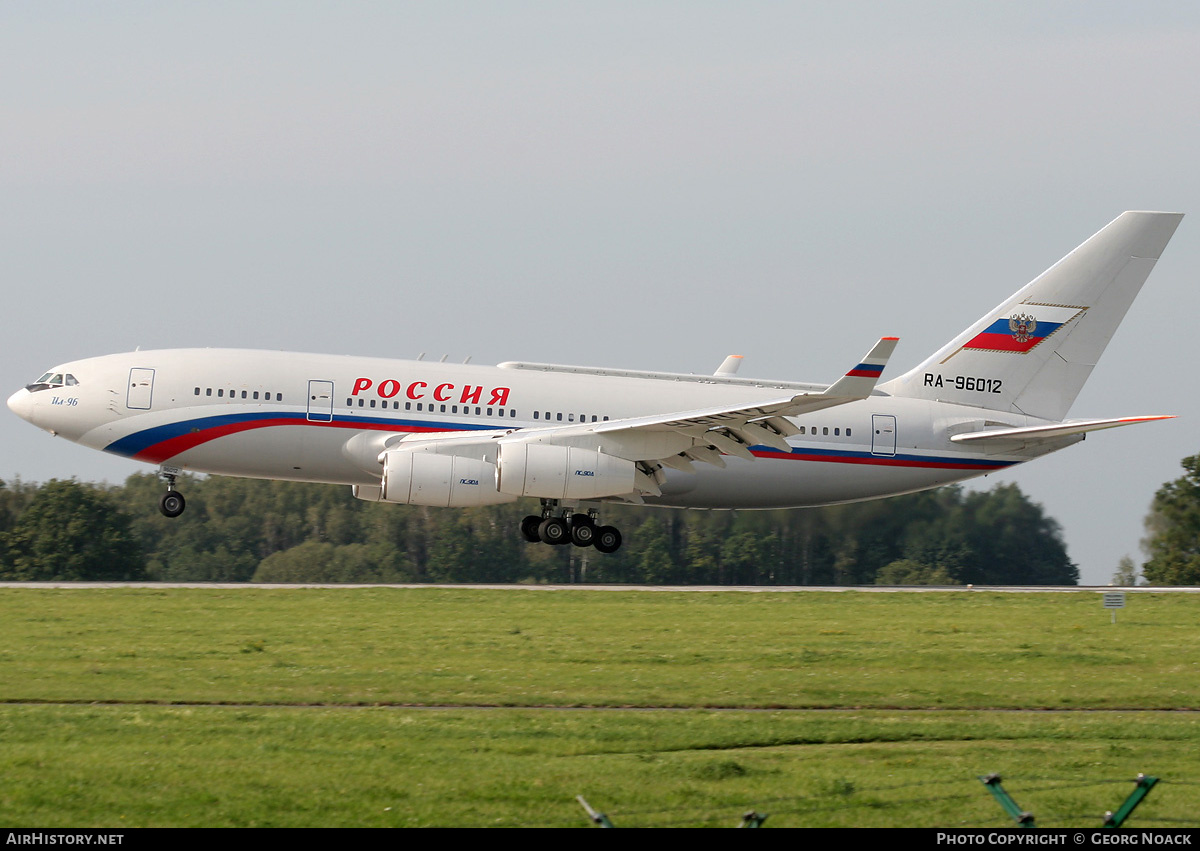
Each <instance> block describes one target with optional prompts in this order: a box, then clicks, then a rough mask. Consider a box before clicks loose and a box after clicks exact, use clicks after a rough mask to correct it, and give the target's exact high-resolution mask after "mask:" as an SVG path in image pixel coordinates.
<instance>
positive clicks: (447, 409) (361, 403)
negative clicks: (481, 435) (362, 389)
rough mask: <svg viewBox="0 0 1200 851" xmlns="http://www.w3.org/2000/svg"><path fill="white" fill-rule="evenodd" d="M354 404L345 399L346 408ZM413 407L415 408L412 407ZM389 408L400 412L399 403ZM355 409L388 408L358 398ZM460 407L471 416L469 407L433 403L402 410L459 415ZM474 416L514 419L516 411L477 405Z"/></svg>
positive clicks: (410, 404)
mask: <svg viewBox="0 0 1200 851" xmlns="http://www.w3.org/2000/svg"><path fill="white" fill-rule="evenodd" d="M354 402H355V400H354V399H352V398H351V399H347V400H346V407H347V408H353V407H355V404H354ZM414 405H415V406H416V407H414ZM390 406H391V409H392V410H393V411H398V410H400V403H399V402H396V401H393V402H391V403H390ZM357 407H359V408H380V409H382V410H385V411H386V410H387V409H388V407H389V403H388V401H387V400H386V399H383V400H376V399H364V398H362V397H361V396H360V397H359V398H358V406H357ZM460 407H461V408H462V411H461V413H463V414H466V415H468V416H470V415H471V406H470V405H444V404H439V405H435V404H434V403H433V402H405V403H404V410H406V411H414V410H415V411H422V412H424V411H428V412H429V413H431V414H433V413H441V414H457V413H460V411H459V408H460ZM505 411H508V413H507V414H505V413H504V412H505ZM474 415H475V416H477V417H483V416H487V417H491V416H498V417H503V416H508V417H516V415H517V409H516V408H494V407H493V408H485V407H483V406H482V405H478V406H476V407H475V413H474Z"/></svg>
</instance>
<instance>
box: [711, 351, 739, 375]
mask: <svg viewBox="0 0 1200 851" xmlns="http://www.w3.org/2000/svg"><path fill="white" fill-rule="evenodd" d="M741 365H742V356H741V355H730V356H729V357H727V358H725V360H723V361H721V365H720V366H719V367H717V371H716V372H714V373H713V375H733V374H735V373H736V372H737V371H738V367H740V366H741Z"/></svg>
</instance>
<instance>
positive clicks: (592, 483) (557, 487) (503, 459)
mask: <svg viewBox="0 0 1200 851" xmlns="http://www.w3.org/2000/svg"><path fill="white" fill-rule="evenodd" d="M496 470H497V476H496V487H497V488H498V489H499V491H500V492H501V493H505V494H511V495H512V496H514V497H517V496H536V497H541V498H542V499H570V500H574V499H599V498H600V497H605V496H620V495H622V494H627V493H632V492H633V489H634V474H635V472H636V470H635V469H634V465H633V462H632V461H627V460H625V459H624V458H617V457H615V456H613V455H605V454H604V453H603V452H600V451H599V450H596V449H580V448H578V447H574V446H558V445H555V444H545V443H518V442H513V443H503V444H501V446H500V454H499V457H498V459H497V462H496Z"/></svg>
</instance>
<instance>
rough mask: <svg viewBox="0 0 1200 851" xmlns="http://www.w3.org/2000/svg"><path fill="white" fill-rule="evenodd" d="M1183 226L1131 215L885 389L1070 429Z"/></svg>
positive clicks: (1170, 219)
mask: <svg viewBox="0 0 1200 851" xmlns="http://www.w3.org/2000/svg"><path fill="white" fill-rule="evenodd" d="M1182 218H1183V215H1182V214H1180V213H1142V212H1128V213H1122V214H1121V215H1120V216H1118V217H1117V218H1116V219H1114V220H1113V221H1112V222H1110V223H1109V224H1108V225H1107V226H1106V227H1105V228H1104V229H1103V230H1101V231H1100V232H1099V233H1097V234H1096V235H1094V236H1093V237H1092V238H1091V239H1089V240H1088V241H1087V242H1085V243H1083V244H1082V245H1080V246H1079V247H1078V248H1076V249H1075V250H1074V251H1072V252H1071V253H1070V254H1068V255H1067V256H1066V257H1064V258H1063V259H1062V260H1059V261H1058V262H1057V263H1055V264H1054V265H1053V266H1051V267H1050V268H1049V269H1048V270H1046V271H1045V272H1043V273H1042V274H1041V275H1040V276H1039V277H1038V278H1037V279H1036V280H1034V281H1033V282H1032V283H1030V284H1028V285H1026V286H1025V287H1024V288H1022V289H1021V290H1020V291H1019V292H1017V293H1016V295H1014V296H1012V297H1011V298H1009V299H1007V300H1006V301H1004V303H1002V304H1001V305H1000V306H999V307H997V308H996V309H995V310H993V311H991V312H990V313H988V314H987V315H986V316H984V317H983V318H982V319H980V320H979V321H978V322H976V323H975V324H974V325H972V326H971V327H970V328H968V329H967V330H966V331H964V332H963V333H961V334H959V335H958V336H957V337H956V338H954V340H952V341H951V342H949V343H948V344H946V345H945V346H943V347H942V348H941V349H940V350H939V351H938V352H937V353H936V354H934V355H933V356H932V357H930V358H929V359H928V360H926V361H925V362H924V363H922V364H921V365H920V366H918V367H916V368H915V369H913V370H912V371H910V372H908V373H905V374H904V375H902V376H900V377H899V378H895V379H893V380H892V381H889V382H887V383H886V384H881V385H880V389H881V390H883V391H885V392H887V393H891V394H893V395H896V396H907V397H913V398H919V399H938V400H941V401H944V402H960V403H962V404H967V405H976V406H980V407H984V408H989V409H992V410H997V411H1012V412H1014V413H1021V414H1028V415H1029V416H1035V417H1042V418H1044V419H1049V420H1061V419H1063V418H1064V417H1065V416H1066V414H1067V411H1068V410H1069V409H1070V407H1071V403H1073V402H1074V401H1075V397H1076V396H1077V395H1079V391H1080V389H1081V388H1082V387H1083V383H1084V382H1085V381H1087V378H1088V376H1089V375H1091V372H1092V367H1094V366H1095V365H1096V362H1097V361H1098V360H1099V359H1100V355H1101V354H1102V353H1103V352H1104V347H1105V346H1106V345H1108V341H1109V339H1111V338H1112V335H1113V332H1114V331H1116V330H1117V325H1119V324H1120V322H1121V320H1122V319H1123V318H1124V317H1125V312H1126V311H1127V310H1128V309H1129V305H1130V304H1131V303H1132V302H1133V299H1134V297H1135V296H1136V295H1137V294H1138V291H1139V290H1140V289H1141V287H1142V284H1143V283H1144V282H1145V280H1146V277H1147V276H1148V275H1149V274H1150V270H1151V269H1153V268H1154V264H1155V262H1156V261H1157V260H1158V258H1159V256H1160V255H1161V254H1162V251H1163V249H1164V248H1166V245H1167V242H1168V241H1169V240H1170V239H1171V236H1172V235H1173V234H1174V233H1175V229H1176V228H1177V227H1178V226H1179V222H1180V220H1181V219H1182Z"/></svg>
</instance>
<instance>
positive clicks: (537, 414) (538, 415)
mask: <svg viewBox="0 0 1200 851" xmlns="http://www.w3.org/2000/svg"><path fill="white" fill-rule="evenodd" d="M553 416H554V420H555V421H556V422H560V423H561V422H568V423H573V422H581V423H586V422H587V421H588V415H587V414H580V415H579V419H578V420H576V419H575V414H564V413H562V412H561V411H560V412H559V413H557V414H554V415H553ZM564 417H566V419H565V420H564V419H563V418H564ZM533 418H534V419H535V420H540V419H545V420H546V421H547V422H549V420H550V418H551V412H550V411H546V412H545V413H543V412H541V411H534V412H533ZM603 420H604V421H607V420H608V417H604V418H603ZM591 421H592V422H598V421H600V418H599V417H598V416H597V415H596V414H592V419H591Z"/></svg>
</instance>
